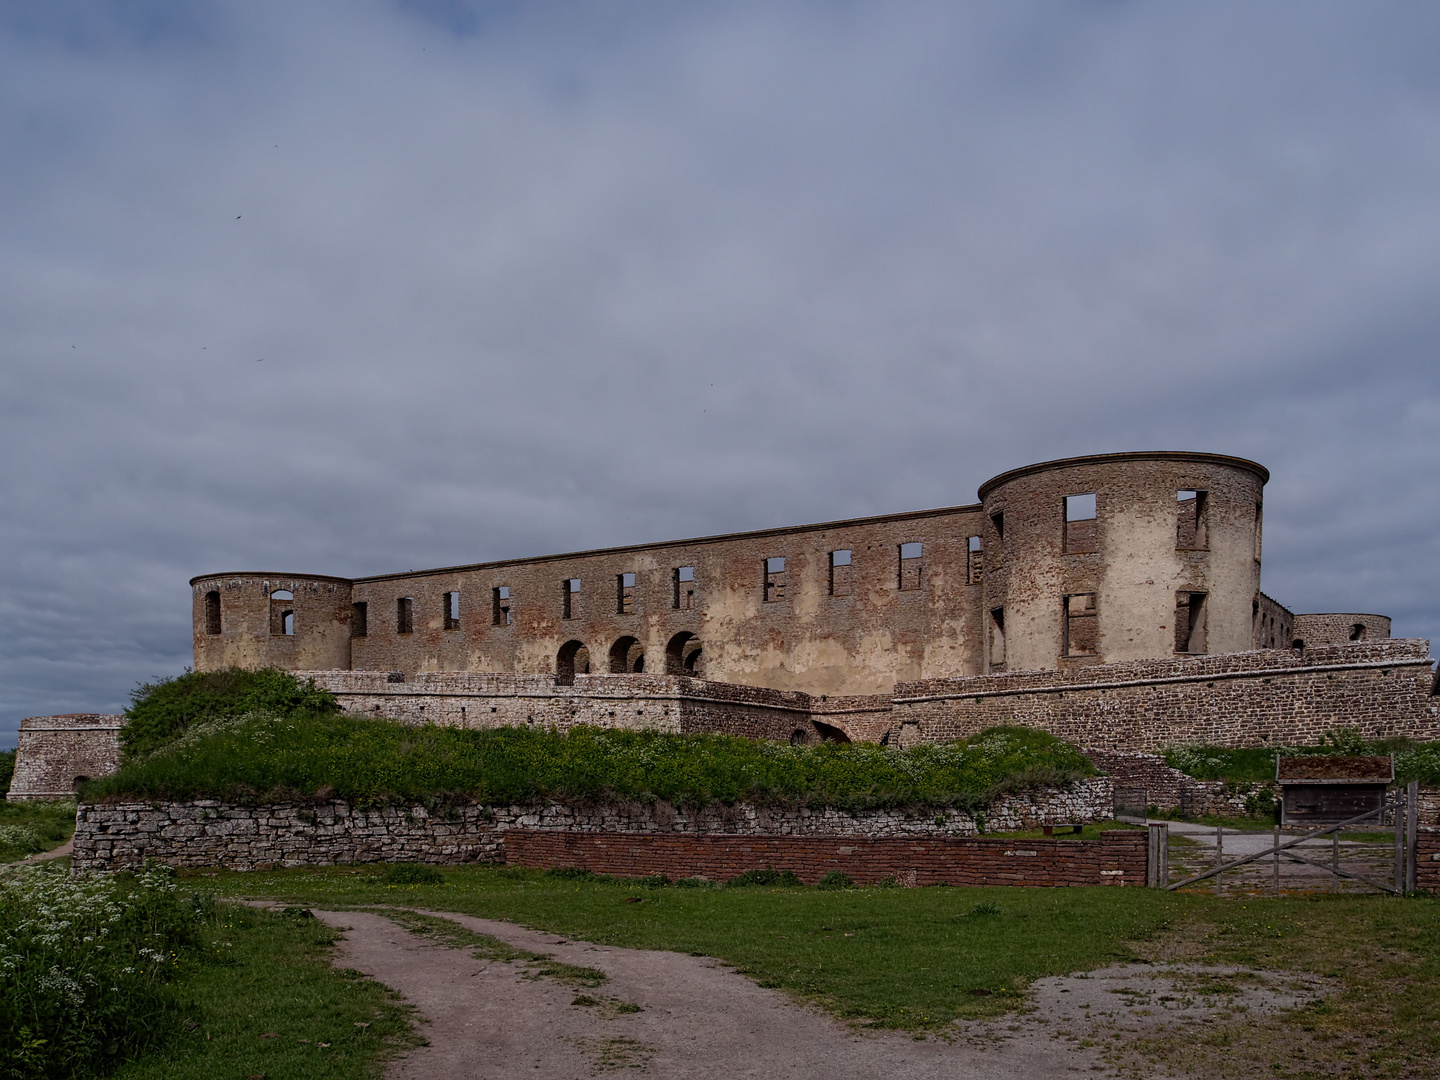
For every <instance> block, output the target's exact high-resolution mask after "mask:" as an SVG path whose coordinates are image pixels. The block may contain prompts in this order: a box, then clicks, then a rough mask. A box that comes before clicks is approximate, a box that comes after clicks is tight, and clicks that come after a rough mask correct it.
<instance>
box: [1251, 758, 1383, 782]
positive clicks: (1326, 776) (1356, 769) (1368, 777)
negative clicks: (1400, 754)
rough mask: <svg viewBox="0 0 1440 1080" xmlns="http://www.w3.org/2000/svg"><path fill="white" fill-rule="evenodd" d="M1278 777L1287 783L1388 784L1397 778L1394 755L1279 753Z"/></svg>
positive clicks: (1276, 773) (1276, 770)
mask: <svg viewBox="0 0 1440 1080" xmlns="http://www.w3.org/2000/svg"><path fill="white" fill-rule="evenodd" d="M1275 779H1276V780H1277V781H1279V782H1280V784H1281V785H1282V786H1283V785H1285V784H1388V783H1391V782H1392V781H1393V780H1394V779H1395V759H1394V758H1393V757H1348V756H1341V755H1327V756H1324V757H1321V756H1316V757H1284V756H1282V757H1279V758H1277V759H1276V761H1275Z"/></svg>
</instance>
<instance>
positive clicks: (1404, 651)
mask: <svg viewBox="0 0 1440 1080" xmlns="http://www.w3.org/2000/svg"><path fill="white" fill-rule="evenodd" d="M1431 664H1432V661H1431V659H1430V643H1429V642H1428V641H1424V640H1418V639H1409V640H1407V639H1396V640H1390V641H1378V642H1357V643H1355V644H1347V645H1327V646H1322V647H1320V648H1316V649H1305V650H1303V651H1288V652H1287V651H1279V650H1262V651H1256V652H1246V653H1229V654H1226V655H1223V656H1208V657H1195V658H1190V659H1184V660H1151V661H1136V662H1133V663H1129V664H1113V665H1103V666H1096V667H1089V668H1085V669H1082V670H1079V671H1026V672H1013V673H1007V674H998V675H982V676H977V677H975V678H969V679H929V680H925V681H923V682H915V683H902V684H901V685H899V686H897V687H896V692H895V699H894V712H893V714H892V722H893V724H894V725H895V727H896V728H897V729H898V731H899V741H900V744H901V745H902V746H910V745H914V744H916V743H921V742H943V741H946V740H949V739H957V738H963V737H966V736H969V735H973V734H975V733H976V732H979V731H982V730H984V729H985V728H987V727H991V726H993V725H996V724H1020V725H1024V726H1027V727H1036V728H1041V729H1043V730H1045V731H1048V732H1050V733H1051V734H1053V735H1055V736H1057V737H1059V738H1061V739H1064V740H1066V741H1067V742H1071V743H1074V744H1076V745H1078V746H1085V747H1096V748H1100V749H1109V750H1131V751H1150V752H1154V751H1158V750H1162V749H1164V748H1165V747H1166V746H1170V745H1174V744H1184V743H1208V744H1212V745H1216V746H1256V745H1270V746H1283V745H1300V744H1313V743H1316V742H1318V741H1319V740H1320V737H1321V736H1322V735H1323V734H1324V733H1325V732H1327V731H1333V730H1335V729H1337V728H1342V727H1347V728H1355V729H1357V730H1358V731H1359V732H1360V734H1361V735H1362V736H1364V737H1366V738H1372V739H1373V738H1388V737H1392V736H1407V737H1410V738H1415V739H1436V738H1440V699H1437V698H1436V697H1434V696H1432V690H1433V688H1434V682H1435V680H1434V676H1433V673H1432V670H1431Z"/></svg>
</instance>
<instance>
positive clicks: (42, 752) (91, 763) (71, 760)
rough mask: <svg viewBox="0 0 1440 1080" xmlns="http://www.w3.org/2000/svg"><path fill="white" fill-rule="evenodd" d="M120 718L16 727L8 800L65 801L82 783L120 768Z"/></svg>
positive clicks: (35, 719) (60, 719)
mask: <svg viewBox="0 0 1440 1080" xmlns="http://www.w3.org/2000/svg"><path fill="white" fill-rule="evenodd" d="M124 720H125V718H124V717H123V716H112V715H109V714H105V713H70V714H67V715H63V716H29V717H26V718H25V719H24V720H21V721H20V733H19V741H18V744H17V746H16V754H15V775H14V776H13V777H12V778H11V780H10V793H9V795H8V798H10V799H15V800H23V799H69V798H72V797H73V796H74V794H75V788H76V786H77V785H78V784H79V783H80V782H81V781H82V780H93V779H95V778H96V777H98V776H108V775H109V774H110V773H113V772H114V771H115V770H116V769H118V768H119V767H120V727H121V725H122V724H123V723H124Z"/></svg>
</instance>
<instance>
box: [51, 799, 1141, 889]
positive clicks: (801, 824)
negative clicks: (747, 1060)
mask: <svg viewBox="0 0 1440 1080" xmlns="http://www.w3.org/2000/svg"><path fill="white" fill-rule="evenodd" d="M1111 805H1112V789H1111V786H1110V781H1109V779H1108V778H1106V777H1094V778H1092V779H1089V780H1083V781H1080V782H1079V783H1077V784H1075V785H1074V786H1073V787H1071V788H1070V789H1068V790H1057V789H1044V790H1036V791H1033V792H1026V793H1020V794H1015V795H1008V796H1005V797H1004V798H1002V799H999V800H997V801H996V802H995V803H994V804H992V805H991V806H990V807H989V808H988V810H987V811H986V822H987V828H989V829H991V830H992V831H993V830H1013V829H1022V828H1032V827H1035V826H1039V825H1043V824H1050V823H1057V822H1094V821H1104V820H1107V819H1109V818H1110V816H1111ZM512 830H524V831H529V832H540V833H556V834H570V835H594V836H617V835H625V836H630V837H645V836H668V837H679V836H684V837H688V838H691V839H701V838H706V837H720V836H724V837H731V838H740V837H744V838H752V839H754V838H766V837H768V838H776V837H789V838H799V837H810V838H814V837H831V838H834V837H842V838H844V837H849V838H856V839H880V838H892V839H893V838H911V839H916V838H940V839H943V838H953V837H969V836H975V835H977V833H978V831H979V830H978V825H977V822H976V820H975V818H974V817H973V816H972V815H970V814H967V813H964V812H961V811H957V810H953V809H950V808H947V807H911V808H909V809H906V810H872V811H862V812H858V813H853V814H852V813H848V812H846V811H842V810H835V809H823V808H822V809H809V808H796V809H784V808H773V807H754V806H747V805H744V804H741V805H738V806H720V805H717V806H712V807H708V808H706V809H704V810H699V811H694V810H685V809H683V808H678V807H674V806H671V805H670V804H668V803H638V802H637V803H625V804H614V805H598V806H564V805H559V804H550V805H530V806H477V805H461V806H456V807H453V808H450V809H447V810H440V811H436V810H430V809H427V808H425V807H423V806H399V807H381V808H372V809H358V808H355V807H352V806H350V805H349V804H348V803H345V802H343V801H340V800H326V801H322V802H318V803H316V804H314V805H306V804H298V803H278V804H271V805H264V806H237V805H233V804H226V803H220V802H211V801H193V802H168V803H103V804H95V803H82V804H81V806H80V807H79V811H78V814H77V818H76V830H75V862H74V865H75V866H76V867H77V868H80V869H88V870H114V869H120V868H123V867H127V866H138V865H140V864H141V863H144V862H146V861H155V862H159V863H163V864H164V865H167V866H177V867H179V866H192V867H193V866H223V867H228V868H230V869H235V870H252V869H256V868H257V867H263V866H329V865H336V864H351V863H369V862H430V863H442V864H443V863H466V862H497V861H503V860H504V859H505V853H504V848H505V841H506V836H507V835H508V834H509V833H510V832H511V831H512ZM756 865H758V864H756ZM740 869H741V870H744V869H749V866H742V867H740ZM620 872H623V871H620ZM736 872H737V873H738V872H739V871H738V870H737V871H736Z"/></svg>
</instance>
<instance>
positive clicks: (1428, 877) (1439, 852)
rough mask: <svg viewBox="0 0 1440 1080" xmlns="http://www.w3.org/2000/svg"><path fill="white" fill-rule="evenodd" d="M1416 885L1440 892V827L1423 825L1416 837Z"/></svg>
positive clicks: (1430, 891) (1435, 892)
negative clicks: (1424, 826) (1425, 826)
mask: <svg viewBox="0 0 1440 1080" xmlns="http://www.w3.org/2000/svg"><path fill="white" fill-rule="evenodd" d="M1415 887H1416V888H1417V889H1424V890H1425V891H1426V892H1429V893H1434V894H1440V829H1434V828H1430V829H1427V828H1423V827H1422V828H1421V830H1420V833H1419V835H1418V836H1416V838H1415Z"/></svg>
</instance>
